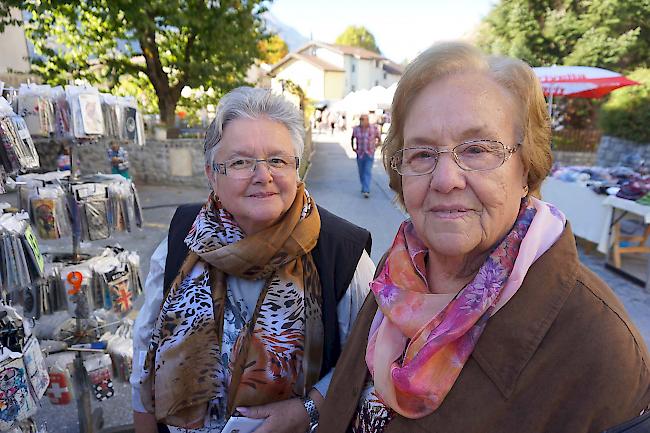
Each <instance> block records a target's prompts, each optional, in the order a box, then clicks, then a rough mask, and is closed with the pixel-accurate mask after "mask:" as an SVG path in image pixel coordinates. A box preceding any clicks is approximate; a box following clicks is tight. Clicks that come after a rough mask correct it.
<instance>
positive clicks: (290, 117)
mask: <svg viewBox="0 0 650 433" xmlns="http://www.w3.org/2000/svg"><path fill="white" fill-rule="evenodd" d="M259 118H267V119H269V120H273V121H275V122H278V123H281V124H282V125H284V126H285V127H286V128H287V129H288V130H289V134H290V135H291V141H292V143H293V148H294V150H295V151H296V156H298V157H301V156H302V152H303V149H304V148H305V141H304V140H305V139H304V134H305V126H304V121H303V117H302V114H301V112H300V110H299V109H298V108H296V107H295V106H294V105H293V104H292V103H291V102H289V101H287V100H286V99H284V98H283V97H282V96H279V95H276V94H274V93H272V92H271V91H270V90H267V89H259V88H254V87H248V86H242V87H238V88H236V89H234V90H232V91H230V92H229V93H227V94H226V95H224V96H223V97H222V98H221V100H220V101H219V105H217V114H216V117H215V118H214V120H213V121H212V124H210V127H209V128H208V130H207V131H206V133H205V142H204V145H203V152H204V155H205V164H206V165H207V166H208V167H211V166H212V159H213V158H214V154H215V152H216V150H217V148H218V147H219V142H220V141H221V139H222V138H223V131H224V128H225V127H226V125H228V123H229V122H232V121H233V120H236V119H259Z"/></svg>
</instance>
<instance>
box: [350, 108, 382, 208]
mask: <svg viewBox="0 0 650 433" xmlns="http://www.w3.org/2000/svg"><path fill="white" fill-rule="evenodd" d="M380 138H381V134H380V132H379V128H377V126H376V125H371V124H370V121H369V120H368V115H367V114H362V115H361V116H360V117H359V125H358V126H355V127H354V128H353V129H352V138H351V140H350V144H351V145H352V150H354V151H355V152H356V153H357V167H358V169H359V180H360V181H361V194H363V196H364V197H365V198H368V197H370V182H371V181H372V164H373V162H374V160H375V147H376V146H377V145H378V144H379V141H380Z"/></svg>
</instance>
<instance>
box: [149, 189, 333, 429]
mask: <svg viewBox="0 0 650 433" xmlns="http://www.w3.org/2000/svg"><path fill="white" fill-rule="evenodd" d="M319 233H320V217H319V215H318V210H317V208H316V207H315V206H314V203H313V201H312V199H311V198H310V197H309V194H308V193H307V191H306V190H305V188H304V184H300V185H299V187H298V191H297V194H296V198H295V200H294V202H293V204H292V206H291V208H290V209H289V210H288V211H287V212H286V214H285V215H284V216H283V218H282V220H281V221H280V222H278V223H277V224H275V225H273V226H272V227H269V228H268V229H265V230H263V231H261V232H259V233H256V234H254V235H251V236H245V235H244V233H243V232H242V230H241V229H240V228H239V227H238V226H237V223H236V222H235V220H234V219H233V217H232V215H230V214H229V213H228V212H227V211H226V210H225V209H223V208H222V207H221V206H220V204H219V202H218V200H216V199H215V197H214V196H211V197H210V199H209V200H208V202H207V203H206V205H205V206H204V207H203V209H202V210H201V211H200V213H199V215H198V216H197V218H196V220H195V222H194V225H193V226H192V229H191V230H190V232H189V234H188V236H187V238H186V239H185V243H186V244H187V245H188V246H189V250H190V252H189V253H188V256H187V258H186V259H185V262H184V263H183V265H182V266H181V270H180V271H179V274H178V276H177V277H176V279H175V280H174V282H173V283H172V285H171V289H170V291H169V293H168V294H167V296H166V298H165V300H164V301H163V305H162V308H161V312H160V315H159V317H158V320H157V321H156V324H155V326H154V331H153V335H152V340H151V344H150V346H149V351H148V353H147V358H146V360H145V368H144V370H145V371H144V375H143V380H142V401H143V403H144V406H145V408H146V409H147V411H149V412H150V413H154V414H155V416H156V419H157V420H159V421H161V422H164V423H166V424H168V425H173V426H178V427H184V428H200V427H201V426H202V425H203V421H204V418H205V415H206V411H207V408H208V403H209V402H210V401H212V400H213V399H215V398H220V397H227V401H228V414H230V413H232V410H233V408H234V407H237V406H255V405H260V404H266V403H271V402H274V401H280V400H284V399H287V398H292V397H295V396H299V395H304V394H305V391H306V390H309V389H310V388H311V387H312V386H313V385H314V384H315V383H316V381H317V380H318V377H319V373H320V369H321V362H322V351H323V347H322V345H323V326H322V321H321V316H322V314H321V304H322V296H321V286H320V280H319V277H318V272H317V270H316V266H315V264H314V261H313V258H312V256H311V254H310V251H311V250H312V249H313V248H314V247H315V246H316V242H317V241H318V236H319ZM197 268H198V270H199V271H200V272H197ZM196 275H198V276H196ZM227 275H231V276H236V277H239V278H245V279H255V280H265V285H264V289H263V290H262V292H261V294H260V296H259V299H258V302H257V306H256V308H255V313H254V314H253V316H252V319H251V320H250V321H249V322H248V323H247V324H246V325H244V327H243V328H242V329H241V331H240V333H239V335H238V337H237V341H236V342H235V344H234V347H233V349H232V352H231V353H230V356H229V360H230V362H229V364H228V365H222V364H223V363H222V359H223V357H222V356H221V353H220V352H221V344H222V338H223V321H224V304H225V302H226V297H227V293H226V292H227V287H226V276H227Z"/></svg>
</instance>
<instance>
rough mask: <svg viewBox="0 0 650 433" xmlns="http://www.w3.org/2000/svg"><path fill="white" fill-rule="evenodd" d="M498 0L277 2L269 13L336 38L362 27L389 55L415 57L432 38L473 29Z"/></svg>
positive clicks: (399, 59)
mask: <svg viewBox="0 0 650 433" xmlns="http://www.w3.org/2000/svg"><path fill="white" fill-rule="evenodd" d="M495 3H496V0H428V1H427V0H374V1H370V0H274V1H273V3H271V5H270V8H269V9H270V11H271V12H272V13H273V15H275V16H276V17H277V18H278V19H279V20H280V21H282V22H283V23H285V24H287V25H289V26H291V27H294V28H295V29H296V30H297V31H298V32H300V33H302V34H303V35H304V36H306V37H307V38H309V37H310V36H311V37H312V38H313V39H316V40H321V41H324V42H334V40H335V39H336V37H337V36H338V35H339V34H340V33H342V32H343V30H345V28H346V27H347V26H349V25H363V26H365V27H366V28H367V29H368V30H370V32H371V33H372V34H373V35H374V36H375V40H376V41H377V45H378V46H379V49H380V50H381V51H382V54H384V55H385V56H386V57H388V58H390V59H391V60H394V61H396V62H398V63H400V62H402V61H403V60H405V59H408V60H412V59H413V58H414V57H415V56H417V54H418V53H420V52H421V51H423V50H424V49H426V48H427V47H428V46H429V45H431V44H432V43H433V42H436V41H439V40H450V39H458V38H461V37H462V36H464V35H467V34H469V33H471V31H472V30H473V29H474V28H475V27H476V25H477V24H478V23H479V22H480V21H481V18H483V17H484V16H485V15H487V14H488V12H489V11H490V9H491V8H492V6H493V5H494V4H495Z"/></svg>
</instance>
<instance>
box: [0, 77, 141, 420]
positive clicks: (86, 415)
mask: <svg viewBox="0 0 650 433" xmlns="http://www.w3.org/2000/svg"><path fill="white" fill-rule="evenodd" d="M7 90H9V91H13V93H12V94H13V95H14V96H17V93H18V92H17V90H16V89H6V88H5V89H2V88H1V86H0V92H2V93H3V94H6V92H7ZM77 108H79V107H77ZM82 108H83V107H82ZM100 114H101V113H100ZM129 115H130V114H129ZM133 118H134V119H136V118H137V116H136V114H133ZM57 120H58V119H57ZM70 120H71V119H68V121H70ZM75 127H78V125H75ZM113 127H115V125H113ZM133 128H135V126H134V127H133ZM133 128H132V129H131V130H130V132H129V133H133V134H135V133H134V129H133ZM138 132H140V131H138ZM127 135H128V133H127ZM73 137H74V136H73ZM97 140H98V136H93V137H90V138H86V139H84V140H79V139H75V138H67V139H59V140H57V141H58V142H59V143H61V142H65V143H66V144H68V145H69V148H70V169H71V170H70V177H69V179H68V180H67V182H66V190H65V191H66V195H67V210H68V212H69V216H70V223H71V226H72V230H71V241H72V245H71V253H68V254H63V255H60V256H59V257H60V258H61V259H63V261H64V262H65V263H66V264H68V265H72V264H80V263H82V262H84V260H85V259H86V258H87V256H84V254H83V252H82V251H81V241H82V228H81V226H82V221H81V215H80V210H79V206H77V203H76V197H75V192H74V186H75V185H78V183H79V182H80V178H79V173H78V170H77V169H76V168H77V167H76V164H77V160H78V155H77V151H78V146H80V145H81V144H82V143H83V144H85V145H92V144H94V143H96V142H97ZM3 174H4V170H3V171H2V173H0V182H3V180H4V176H3ZM3 186H4V183H2V184H0V192H2V191H3V190H4V188H3ZM133 191H134V194H135V189H134V190H133ZM109 236H110V235H109ZM136 272H138V273H139V270H136ZM136 279H138V281H139V275H137V276H136ZM67 281H68V283H70V285H71V286H72V289H70V290H68V294H72V295H74V293H71V292H74V291H77V292H79V294H80V297H79V299H85V297H84V296H81V295H83V293H81V292H82V291H83V290H84V287H83V286H82V283H83V276H82V274H81V273H80V272H74V271H73V272H70V273H69V275H68V276H67ZM138 284H139V283H138ZM80 302H81V301H80ZM74 319H75V328H74V333H73V335H72V336H71V341H68V342H67V343H69V344H68V345H69V346H71V345H75V344H83V343H94V342H95V340H96V339H97V331H98V329H97V327H89V326H88V320H87V319H88V317H85V314H82V312H81V310H80V309H79V310H75V314H74ZM104 326H107V325H104ZM67 350H69V351H74V352H75V355H74V361H73V365H74V368H73V372H72V376H73V377H72V379H73V381H72V383H73V387H74V391H75V392H74V394H75V400H76V406H77V412H78V418H79V428H80V432H81V433H100V432H101V431H102V427H103V416H102V409H101V407H100V408H96V409H95V410H94V411H92V407H91V395H90V389H91V384H90V380H89V375H88V372H87V371H86V366H85V363H84V354H88V353H93V354H96V353H106V351H105V350H103V349H95V348H86V347H68V348H67Z"/></svg>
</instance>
